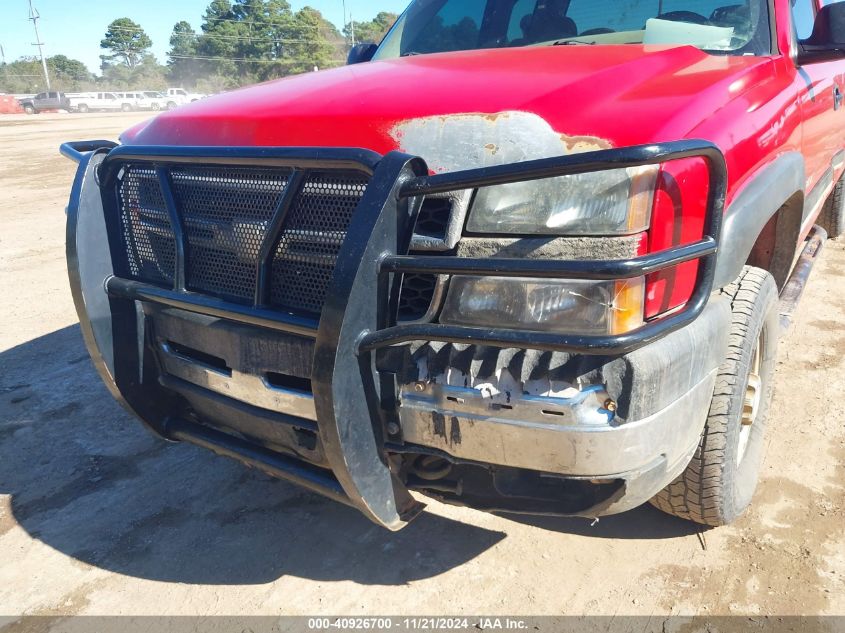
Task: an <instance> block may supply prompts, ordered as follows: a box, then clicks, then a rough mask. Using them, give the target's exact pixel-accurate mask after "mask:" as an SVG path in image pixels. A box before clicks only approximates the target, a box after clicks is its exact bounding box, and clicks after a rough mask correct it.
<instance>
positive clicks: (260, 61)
mask: <svg viewBox="0 0 845 633" xmlns="http://www.w3.org/2000/svg"><path fill="white" fill-rule="evenodd" d="M170 58H171V59H194V60H201V61H214V62H245V63H248V64H289V65H293V64H300V63H302V60H298V59H247V58H246V57H212V56H205V55H170ZM329 63H330V64H345V63H346V60H345V59H332V60H329Z"/></svg>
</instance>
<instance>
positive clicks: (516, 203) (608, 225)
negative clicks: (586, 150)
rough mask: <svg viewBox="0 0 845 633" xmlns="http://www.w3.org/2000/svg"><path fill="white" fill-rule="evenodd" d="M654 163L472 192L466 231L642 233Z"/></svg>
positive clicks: (648, 214) (650, 197) (648, 213)
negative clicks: (473, 199) (473, 194)
mask: <svg viewBox="0 0 845 633" xmlns="http://www.w3.org/2000/svg"><path fill="white" fill-rule="evenodd" d="M657 172H658V168H657V166H655V165H649V166H646V167H630V168H627V169H611V170H607V171H598V172H590V173H586V174H576V175H573V176H560V177H558V178H548V179H545V180H535V181H531V182H518V183H513V184H510V185H497V186H495V187H484V188H482V189H479V190H478V193H477V194H476V196H475V201H474V202H473V205H472V209H471V210H470V216H469V222H468V224H467V229H468V230H469V231H471V232H473V233H510V234H534V235H630V234H633V233H639V232H641V231H645V230H646V229H648V227H649V223H650V221H651V207H652V203H653V201H654V188H655V183H656V181H657Z"/></svg>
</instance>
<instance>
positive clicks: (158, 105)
mask: <svg viewBox="0 0 845 633" xmlns="http://www.w3.org/2000/svg"><path fill="white" fill-rule="evenodd" d="M142 94H143V95H144V98H145V100H146V103H147V105H148V106H149V109H150V110H153V111H156V112H157V111H159V110H172V109H173V108H175V107H177V106H178V105H179V104H178V103H176V102H175V101H174V100H173V99H171V98H169V97H168V96H167V95H166V94H163V93H161V92H157V91H155V90H144V92H143V93H142Z"/></svg>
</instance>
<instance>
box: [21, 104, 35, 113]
mask: <svg viewBox="0 0 845 633" xmlns="http://www.w3.org/2000/svg"><path fill="white" fill-rule="evenodd" d="M23 111H24V112H26V113H27V114H35V108H34V107H32V106H31V105H25V106H24V107H23Z"/></svg>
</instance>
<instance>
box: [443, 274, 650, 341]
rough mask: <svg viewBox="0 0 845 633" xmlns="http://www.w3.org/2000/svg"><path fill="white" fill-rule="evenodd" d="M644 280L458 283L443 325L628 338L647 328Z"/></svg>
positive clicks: (470, 279)
mask: <svg viewBox="0 0 845 633" xmlns="http://www.w3.org/2000/svg"><path fill="white" fill-rule="evenodd" d="M644 289H645V279H644V278H642V277H638V278H636V279H628V280H625V281H585V280H567V281H559V280H546V279H523V278H513V277H463V276H461V277H455V278H453V279H452V282H451V284H450V286H449V294H448V296H447V297H446V302H445V305H444V307H443V312H442V314H441V316H440V321H441V323H448V324H452V325H469V326H475V327H493V328H507V329H515V330H537V331H541V332H562V333H567V334H584V335H606V334H624V333H625V332H630V331H632V330H635V329H637V328H638V327H640V326H641V325H642V324H643V303H644V300H645V290H644Z"/></svg>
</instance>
